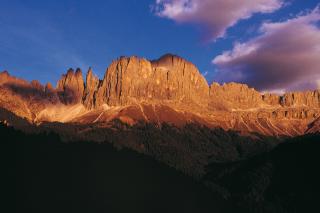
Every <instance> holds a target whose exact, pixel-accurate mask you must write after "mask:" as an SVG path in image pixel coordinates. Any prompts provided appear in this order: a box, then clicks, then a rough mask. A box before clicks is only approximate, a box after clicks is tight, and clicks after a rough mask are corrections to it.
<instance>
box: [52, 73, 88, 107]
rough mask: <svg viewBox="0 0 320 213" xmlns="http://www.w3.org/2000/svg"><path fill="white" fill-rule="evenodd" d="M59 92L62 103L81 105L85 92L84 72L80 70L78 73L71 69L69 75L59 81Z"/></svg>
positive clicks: (63, 76)
mask: <svg viewBox="0 0 320 213" xmlns="http://www.w3.org/2000/svg"><path fill="white" fill-rule="evenodd" d="M57 91H58V94H59V97H60V100H61V102H63V103H65V104H75V103H80V102H81V101H82V97H83V92H84V81H83V77H82V71H81V70H80V69H79V68H78V69H77V70H76V72H74V71H73V69H69V70H68V72H67V74H66V75H62V77H61V79H60V80H59V81H58V84H57Z"/></svg>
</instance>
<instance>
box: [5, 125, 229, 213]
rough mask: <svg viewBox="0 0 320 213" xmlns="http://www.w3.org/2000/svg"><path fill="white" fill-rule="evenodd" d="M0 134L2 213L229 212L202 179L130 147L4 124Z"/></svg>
mask: <svg viewBox="0 0 320 213" xmlns="http://www.w3.org/2000/svg"><path fill="white" fill-rule="evenodd" d="M0 135H1V143H0V146H1V148H0V150H1V158H2V160H1V162H2V164H3V166H2V172H1V176H2V178H4V179H3V181H1V185H2V187H1V193H2V194H3V195H4V196H3V198H2V202H1V203H3V204H5V205H1V208H5V211H1V212H68V213H70V212H213V211H214V212H226V211H227V210H228V209H227V207H228V206H226V205H225V204H224V202H222V199H219V198H217V197H215V196H214V194H213V193H212V192H211V191H210V190H209V189H207V188H206V187H205V186H204V185H202V184H201V183H198V182H195V181H194V180H193V179H191V178H189V177H187V176H184V175H183V174H181V173H180V172H177V171H175V170H174V169H172V168H169V167H167V166H165V165H163V164H159V163H158V162H156V161H154V160H152V159H151V158H150V157H145V156H143V155H141V154H137V153H134V152H132V151H128V150H121V151H117V150H116V149H114V148H113V147H112V146H111V145H110V144H97V143H89V142H88V143H86V142H73V143H61V142H60V139H59V137H58V136H57V135H54V134H38V135H25V134H23V133H21V132H19V131H16V130H13V129H11V128H8V127H4V126H0ZM2 178H1V179H2Z"/></svg>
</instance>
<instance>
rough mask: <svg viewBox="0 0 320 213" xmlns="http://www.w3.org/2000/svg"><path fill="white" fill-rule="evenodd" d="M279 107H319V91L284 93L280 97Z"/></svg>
mask: <svg viewBox="0 0 320 213" xmlns="http://www.w3.org/2000/svg"><path fill="white" fill-rule="evenodd" d="M281 105H282V106H286V107H294V106H308V107H320V90H315V91H307V92H293V93H286V94H285V95H284V96H283V97H282V101H281Z"/></svg>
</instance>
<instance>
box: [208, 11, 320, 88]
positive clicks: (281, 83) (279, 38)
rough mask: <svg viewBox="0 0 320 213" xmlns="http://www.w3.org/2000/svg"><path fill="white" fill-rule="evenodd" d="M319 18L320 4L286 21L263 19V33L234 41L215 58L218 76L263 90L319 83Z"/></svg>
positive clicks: (311, 86)
mask: <svg viewBox="0 0 320 213" xmlns="http://www.w3.org/2000/svg"><path fill="white" fill-rule="evenodd" d="M319 21H320V8H319V6H318V7H317V8H315V9H314V10H313V11H311V12H308V13H305V14H303V15H301V14H300V15H299V16H297V17H295V18H292V19H289V20H287V21H284V22H275V23H264V24H263V25H262V27H261V29H260V30H261V33H262V35H260V36H258V37H256V38H253V39H251V40H249V41H247V42H245V43H237V44H235V45H234V47H233V49H232V50H229V51H226V52H224V53H223V54H221V55H219V56H217V57H216V58H215V59H214V60H213V63H214V64H215V65H217V66H218V72H217V75H216V79H217V80H219V81H240V82H244V83H247V84H249V85H251V86H254V87H255V88H257V89H259V90H261V91H264V90H269V91H272V90H278V91H279V90H282V91H283V90H286V91H288V90H298V89H315V88H317V87H319V80H320V28H319ZM317 84H318V85H317Z"/></svg>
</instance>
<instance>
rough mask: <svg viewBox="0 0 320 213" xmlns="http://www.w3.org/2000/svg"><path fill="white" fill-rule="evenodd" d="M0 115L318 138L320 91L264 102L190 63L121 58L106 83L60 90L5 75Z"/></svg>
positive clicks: (75, 75)
mask: <svg viewBox="0 0 320 213" xmlns="http://www.w3.org/2000/svg"><path fill="white" fill-rule="evenodd" d="M0 107H2V108H5V109H7V110H9V111H11V112H13V113H15V114H16V115H18V116H20V117H23V118H26V119H27V120H28V121H29V122H31V123H38V124H39V123H41V122H63V123H82V124H92V123H108V122H112V121H113V120H115V119H119V120H121V121H122V122H123V123H127V124H129V125H134V124H136V123H138V122H141V121H142V122H147V123H154V124H157V125H158V126H161V125H162V124H163V123H168V124H173V125H175V126H177V127H181V126H184V125H186V124H188V123H197V124H200V125H204V126H207V127H209V128H223V129H224V130H233V131H239V132H240V133H241V134H244V135H250V134H255V133H258V134H262V135H268V136H298V135H303V134H306V133H310V132H317V131H319V126H318V125H316V124H317V122H315V121H316V120H317V119H319V117H320V91H319V90H317V91H306V92H294V93H287V94H284V95H282V96H279V95H275V94H260V93H259V92H257V91H255V90H254V89H252V88H249V87H248V86H247V85H244V84H237V83H229V84H224V85H219V84H217V83H213V84H212V85H211V86H209V85H208V83H207V82H206V80H205V78H204V77H203V76H202V75H201V74H200V72H199V71H198V69H197V68H196V67H195V66H194V65H193V64H192V63H190V62H188V61H186V60H184V59H182V58H180V57H178V56H175V55H170V54H167V55H165V56H163V57H161V58H160V59H158V60H154V61H148V60H146V59H143V58H138V57H129V58H127V57H121V58H119V59H118V60H115V61H113V62H112V64H111V65H110V66H109V68H108V69H107V72H106V74H105V76H104V78H103V79H102V80H99V79H98V78H97V77H96V76H95V75H94V74H93V71H92V70H91V69H89V71H88V73H87V75H86V78H85V80H84V79H83V76H82V71H81V70H80V69H77V70H76V71H75V72H74V70H72V69H69V70H68V72H67V74H65V75H63V76H62V77H61V79H60V80H59V82H58V83H57V86H56V88H53V87H52V86H51V85H50V84H47V85H46V86H43V85H41V84H40V83H39V82H38V81H32V82H27V81H25V80H22V79H18V78H15V77H12V76H10V75H9V73H8V72H6V71H5V72H2V73H1V74H0Z"/></svg>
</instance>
